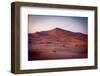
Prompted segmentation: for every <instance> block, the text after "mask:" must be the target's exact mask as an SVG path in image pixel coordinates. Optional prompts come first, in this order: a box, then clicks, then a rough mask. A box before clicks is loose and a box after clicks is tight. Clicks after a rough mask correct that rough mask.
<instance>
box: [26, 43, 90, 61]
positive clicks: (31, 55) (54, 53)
mask: <svg viewBox="0 0 100 76" xmlns="http://www.w3.org/2000/svg"><path fill="white" fill-rule="evenodd" d="M87 57H88V54H87V49H86V48H69V47H66V46H61V45H54V44H38V45H34V46H32V47H29V50H28V60H29V61H32V60H53V59H79V58H87Z"/></svg>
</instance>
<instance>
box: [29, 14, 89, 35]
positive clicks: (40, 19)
mask: <svg viewBox="0 0 100 76" xmlns="http://www.w3.org/2000/svg"><path fill="white" fill-rule="evenodd" d="M54 28H61V29H64V30H69V31H72V32H80V33H84V34H87V33H88V18H87V17H74V16H72V17H71V16H50V15H49V16H48V15H29V16H28V32H29V33H34V32H40V31H48V30H51V29H54Z"/></svg>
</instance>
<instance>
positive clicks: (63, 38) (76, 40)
mask: <svg viewBox="0 0 100 76" xmlns="http://www.w3.org/2000/svg"><path fill="white" fill-rule="evenodd" d="M87 38H88V36H87V35H86V34H83V33H77V32H72V31H68V30H64V29H60V28H54V29H52V30H49V31H41V32H36V33H29V34H28V43H29V44H34V45H35V44H56V45H58V44H62V45H64V46H66V47H71V48H87Z"/></svg>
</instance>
